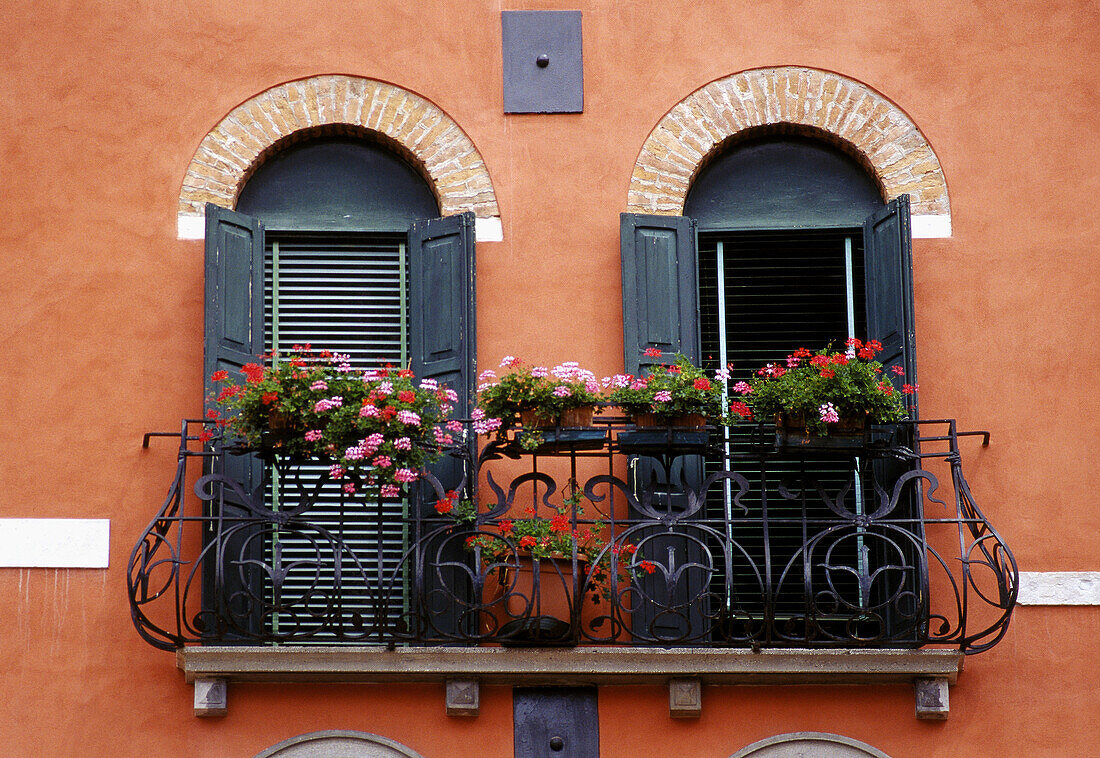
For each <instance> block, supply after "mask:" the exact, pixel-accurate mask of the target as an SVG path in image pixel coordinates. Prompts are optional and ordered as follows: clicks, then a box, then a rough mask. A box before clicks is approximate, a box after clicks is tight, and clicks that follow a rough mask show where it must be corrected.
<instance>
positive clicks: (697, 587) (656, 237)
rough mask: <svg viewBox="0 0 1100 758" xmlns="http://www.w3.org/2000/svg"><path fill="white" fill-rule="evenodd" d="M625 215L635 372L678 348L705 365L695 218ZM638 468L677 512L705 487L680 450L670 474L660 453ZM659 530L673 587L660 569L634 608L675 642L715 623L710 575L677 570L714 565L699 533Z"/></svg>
mask: <svg viewBox="0 0 1100 758" xmlns="http://www.w3.org/2000/svg"><path fill="white" fill-rule="evenodd" d="M620 220H621V225H620V243H621V252H622V277H623V353H624V356H623V358H624V364H625V366H626V371H627V373H630V374H635V375H637V374H641V373H645V369H646V368H647V367H648V366H651V365H653V364H655V363H658V362H660V361H662V360H664V361H666V362H667V361H668V360H669V359H670V358H671V357H672V356H674V355H676V353H681V354H683V355H684V356H686V357H687V358H688V359H690V360H691V361H692V363H695V364H696V365H698V364H699V362H700V354H701V349H700V347H699V283H698V270H697V269H698V263H697V260H696V224H695V220H694V219H691V218H688V217H686V216H649V215H642V214H635V213H624V214H622V215H621V217H620ZM647 347H659V348H660V349H661V352H662V353H663V356H662V358H649V357H647V356H644V355H643V354H642V353H643V351H644V350H645V349H646V348H647ZM630 470H631V471H632V472H633V473H632V477H631V478H632V485H633V486H634V487H635V488H636V489H642V488H652V489H654V490H655V491H656V493H657V494H656V496H655V498H654V506H653V507H654V508H656V509H657V510H659V511H666V510H667V511H668V512H671V513H676V512H678V511H683V510H684V509H685V508H686V507H687V495H686V493H685V492H684V491H683V489H682V488H681V487H680V483H681V482H683V484H684V485H685V486H686V487H688V488H690V489H692V490H695V491H698V490H699V488H700V486H701V485H702V481H703V458H702V456H698V455H685V456H679V457H678V458H676V459H675V460H673V461H672V462H671V465H670V467H669V470H668V472H666V471H665V468H664V466H663V465H662V464H661V463H660V462H659V461H658V460H657V459H655V458H649V457H644V456H638V457H636V458H634V459H632V460H631V462H630ZM666 473H667V475H666ZM669 479H671V482H669V481H668V480H669ZM639 515H640V514H637V513H635V514H632V516H634V517H638V516H639ZM699 515H702V514H701V513H700V514H699ZM666 531H667V532H668V533H667V535H666V534H664V533H665V532H666ZM677 532H679V534H677ZM653 533H657V534H661V535H662V536H660V537H658V538H656V539H652V540H650V541H649V542H647V543H646V544H647V556H646V557H648V558H651V559H652V560H654V561H655V562H659V563H661V564H669V561H670V560H671V561H672V564H670V565H672V566H673V569H674V573H673V574H671V575H672V576H674V577H675V582H674V584H672V585H671V586H670V585H669V584H668V582H667V581H666V578H665V577H664V576H663V574H662V572H660V571H658V572H656V573H655V574H651V575H646V576H642V577H639V579H638V580H637V581H638V584H639V589H640V592H641V595H640V596H639V597H638V598H637V601H636V604H635V607H634V609H633V612H632V618H633V627H634V633H635V635H637V636H639V637H640V638H645V639H653V638H657V639H660V640H667V641H669V642H675V641H678V640H684V641H686V640H687V639H689V638H697V637H699V636H700V635H702V634H703V633H704V631H705V630H706V628H707V627H706V625H705V616H704V613H705V611H706V609H705V608H704V599H705V598H704V596H705V593H706V590H707V586H706V585H707V584H708V578H707V577H706V576H705V572H704V571H702V570H700V569H694V568H689V569H687V570H683V571H676V569H679V568H681V567H684V566H686V565H688V564H697V565H699V566H705V565H707V563H708V562H707V561H706V560H705V556H704V555H703V552H704V548H703V546H702V545H701V544H700V543H698V542H697V541H696V540H697V539H698V538H699V533H697V532H695V531H694V530H685V529H684V528H683V527H679V526H673V527H672V528H671V529H670V530H665V529H663V528H662V529H660V530H656V531H654V532H653ZM687 535H690V536H687ZM662 611H664V612H662Z"/></svg>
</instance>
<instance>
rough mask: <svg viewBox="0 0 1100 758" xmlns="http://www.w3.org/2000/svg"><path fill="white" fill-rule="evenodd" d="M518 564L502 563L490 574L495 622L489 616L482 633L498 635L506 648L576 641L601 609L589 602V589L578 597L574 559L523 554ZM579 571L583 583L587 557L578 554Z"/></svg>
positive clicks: (489, 604)
mask: <svg viewBox="0 0 1100 758" xmlns="http://www.w3.org/2000/svg"><path fill="white" fill-rule="evenodd" d="M504 560H506V561H508V562H509V563H510V562H511V561H509V560H508V559H507V558H506V559H504ZM517 563H518V568H517V567H516V566H515V565H509V566H505V567H499V568H497V569H496V570H495V571H493V572H492V573H491V574H490V575H489V576H488V577H487V578H486V583H485V604H486V606H487V609H486V610H487V612H488V613H489V615H490V616H491V620H489V619H487V620H486V621H487V623H486V624H485V626H484V627H483V631H485V632H487V633H492V634H494V635H495V636H498V637H500V638H501V640H500V642H501V644H502V645H506V646H508V645H517V646H518V645H532V646H539V645H575V644H577V641H578V639H579V632H580V630H581V629H582V628H584V625H585V623H586V621H587V622H591V621H592V619H594V618H595V617H596V616H597V615H598V614H599V613H600V612H601V610H600V606H597V605H596V604H594V603H592V602H591V595H592V589H591V588H589V590H588V591H586V592H584V593H582V595H581V597H579V598H577V599H576V600H574V598H573V561H572V558H570V557H568V556H564V555H562V556H553V557H547V558H538V559H536V558H533V557H531V556H530V555H520V556H519V557H518V561H517ZM536 564H537V565H538V585H537V586H536V584H535V566H536ZM577 572H578V576H579V581H580V582H583V581H584V578H585V576H586V575H587V573H588V563H587V557H585V556H579V557H578V562H577ZM602 612H604V613H606V612H607V611H606V609H604V610H603V611H602ZM574 613H575V614H576V619H575V621H574Z"/></svg>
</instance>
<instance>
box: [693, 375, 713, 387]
mask: <svg viewBox="0 0 1100 758" xmlns="http://www.w3.org/2000/svg"><path fill="white" fill-rule="evenodd" d="M695 389H697V390H709V389H710V380H709V379H707V378H706V377H705V376H701V377H699V378H698V379H696V380H695Z"/></svg>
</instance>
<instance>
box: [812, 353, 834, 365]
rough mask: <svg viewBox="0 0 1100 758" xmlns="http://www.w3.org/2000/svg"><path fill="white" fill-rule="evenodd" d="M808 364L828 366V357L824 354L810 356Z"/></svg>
mask: <svg viewBox="0 0 1100 758" xmlns="http://www.w3.org/2000/svg"><path fill="white" fill-rule="evenodd" d="M810 365H811V366H828V365H829V359H828V358H827V357H825V356H824V355H815V356H814V357H813V358H810Z"/></svg>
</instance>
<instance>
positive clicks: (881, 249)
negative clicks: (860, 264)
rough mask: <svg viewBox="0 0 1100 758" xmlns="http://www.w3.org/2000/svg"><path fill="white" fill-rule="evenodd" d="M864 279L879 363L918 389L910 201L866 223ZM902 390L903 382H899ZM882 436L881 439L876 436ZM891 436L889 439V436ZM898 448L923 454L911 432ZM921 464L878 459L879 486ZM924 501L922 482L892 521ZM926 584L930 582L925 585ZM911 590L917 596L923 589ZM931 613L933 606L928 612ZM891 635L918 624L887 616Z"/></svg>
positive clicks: (914, 552) (913, 513) (902, 433)
mask: <svg viewBox="0 0 1100 758" xmlns="http://www.w3.org/2000/svg"><path fill="white" fill-rule="evenodd" d="M863 244H864V261H865V268H864V277H865V283H866V287H867V301H866V303H867V335H868V337H872V338H875V339H878V340H879V341H881V342H882V353H881V355H880V356H879V360H880V361H881V362H882V365H883V366H884V368H885V369H886V370H887V371H889V369H890V367H891V366H901V367H902V368H903V369H904V370H905V377H904V381H905V382H907V383H909V384H916V383H917V362H916V350H915V347H916V332H915V329H914V312H913V241H912V234H911V232H910V226H909V196H908V195H901V196H900V197H898V198H895V199H894V200H891V201H890V202H889V203H887V205H886V207H885V208H883V209H882V210H880V211H877V212H875V213H873V214H871V216H869V217H868V218H867V220H866V221H864V222H863ZM896 384H900V382H895V385H896ZM905 402H906V408H907V411H908V414H909V418H910V419H913V420H916V419H917V418H918V415H917V396H916V395H915V394H914V395H906V396H905ZM876 436H877V435H876ZM883 436H886V435H883ZM896 442H897V444H900V445H903V446H905V447H908V448H910V449H912V450H914V451H917V452H919V450H918V435H917V434H915V433H914V431H913V429H912V428H910V427H905V426H902V427H899V431H898V435H897V438H896ZM917 465H918V462H917V461H905V460H898V459H896V458H878V459H876V460H874V462H873V463H872V470H873V472H874V478H875V481H876V482H877V483H878V484H879V485H880V486H882V487H884V488H885V489H886V491H887V492H891V491H892V490H893V487H894V483H895V482H897V480H898V478H899V477H901V476H902V475H903V474H904V473H905V472H907V471H911V470H913V469H915V468H916V467H917ZM920 508H921V495H920V493H919V482H918V486H917V488H915V489H909V490H907V491H906V493H905V494H903V496H902V497H901V499H900V500H899V502H898V503H897V505H896V506H895V507H894V513H893V514H892V518H919V516H920ZM896 560H897V558H896V556H879V555H872V556H871V561H872V565H876V564H878V565H881V564H883V563H888V562H895V561H896ZM905 561H906V563H907V564H908V565H910V566H915V567H922V566H923V562H924V555H923V553H922V552H921V551H920V550H918V549H916V547H915V546H908V548H907V549H906V555H905ZM917 576H922V577H927V569H926V568H919V569H918V571H917V572H916V576H915V577H914V580H913V581H914V583H915V582H916V581H917V578H916V577H917ZM924 581H926V579H925V580H924ZM911 589H912V590H913V591H914V592H916V591H917V587H916V586H912V587H911ZM883 600H884V599H883V598H879V597H873V598H872V602H875V603H877V602H882V601H883ZM922 607H923V608H924V610H925V611H927V605H924V606H922ZM885 622H886V632H887V634H893V633H894V629H897V628H900V629H905V628H907V627H908V625H910V624H912V623H913V619H912V618H908V617H905V618H900V619H895V618H894V617H893V613H887V614H886V616H885Z"/></svg>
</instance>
